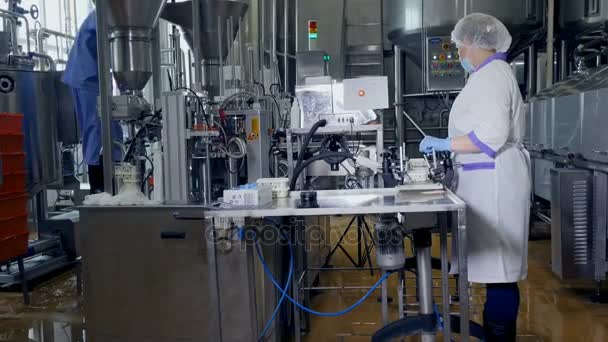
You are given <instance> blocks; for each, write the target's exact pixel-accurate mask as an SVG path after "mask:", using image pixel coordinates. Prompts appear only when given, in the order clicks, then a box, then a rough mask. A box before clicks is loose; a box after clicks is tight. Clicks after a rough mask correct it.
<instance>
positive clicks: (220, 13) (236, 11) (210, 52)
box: [161, 0, 249, 61]
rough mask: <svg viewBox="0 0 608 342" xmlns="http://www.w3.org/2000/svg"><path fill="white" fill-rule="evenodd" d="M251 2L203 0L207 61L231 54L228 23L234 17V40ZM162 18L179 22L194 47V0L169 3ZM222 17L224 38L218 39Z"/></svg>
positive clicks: (203, 38)
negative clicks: (227, 32) (228, 41)
mask: <svg viewBox="0 0 608 342" xmlns="http://www.w3.org/2000/svg"><path fill="white" fill-rule="evenodd" d="M248 7H249V5H248V4H247V1H245V0H201V16H202V18H201V20H200V25H201V38H200V42H199V43H200V46H201V51H202V54H203V60H205V61H217V60H219V59H220V53H221V54H222V58H223V59H224V60H225V59H226V56H227V55H228V49H229V48H230V47H229V46H228V43H227V41H226V23H227V22H228V21H227V20H228V18H232V32H233V33H234V36H233V37H231V38H232V39H233V40H234V38H235V37H236V34H237V32H238V30H239V21H240V20H241V19H242V18H243V17H244V16H245V13H247V8H248ZM161 17H162V18H163V19H165V20H167V21H170V22H172V23H173V24H175V25H178V26H180V27H181V28H182V30H183V31H184V38H185V39H186V41H187V42H188V44H189V45H190V48H191V49H192V48H193V43H194V42H193V32H192V31H193V27H194V26H193V23H192V1H184V2H177V3H169V4H167V5H166V6H165V9H164V10H163V12H162V14H161ZM218 20H219V21H220V26H221V30H222V31H221V37H222V39H221V41H219V40H218V32H217V31H218Z"/></svg>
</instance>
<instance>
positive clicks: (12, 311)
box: [0, 271, 85, 342]
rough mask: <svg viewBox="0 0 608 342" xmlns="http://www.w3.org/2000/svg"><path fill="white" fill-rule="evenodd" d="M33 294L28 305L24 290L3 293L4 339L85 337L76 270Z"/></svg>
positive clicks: (0, 319) (43, 341) (45, 341)
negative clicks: (25, 302)
mask: <svg viewBox="0 0 608 342" xmlns="http://www.w3.org/2000/svg"><path fill="white" fill-rule="evenodd" d="M31 296H32V297H31V302H32V304H31V305H30V306H28V307H25V306H24V305H23V297H22V295H21V293H0V341H3V342H4V341H10V342H24V341H28V342H29V341H32V342H33V341H35V342H82V341H85V339H84V331H83V325H82V311H81V307H82V300H81V299H80V296H78V295H77V293H76V275H75V273H74V272H73V271H71V272H67V273H65V274H62V275H59V276H58V277H56V278H54V279H53V280H51V281H49V282H47V283H45V284H42V285H40V286H38V287H37V288H36V289H35V290H34V291H33V292H32V293H31Z"/></svg>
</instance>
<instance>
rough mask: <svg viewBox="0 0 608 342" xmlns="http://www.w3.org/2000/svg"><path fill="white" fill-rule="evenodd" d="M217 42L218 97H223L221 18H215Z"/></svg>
mask: <svg viewBox="0 0 608 342" xmlns="http://www.w3.org/2000/svg"><path fill="white" fill-rule="evenodd" d="M217 41H218V42H219V44H218V45H219V47H218V49H219V51H218V56H219V57H220V65H219V67H218V70H219V71H218V72H219V77H218V78H219V80H220V94H219V95H220V96H224V56H223V53H222V41H223V38H222V20H221V17H220V16H218V17H217Z"/></svg>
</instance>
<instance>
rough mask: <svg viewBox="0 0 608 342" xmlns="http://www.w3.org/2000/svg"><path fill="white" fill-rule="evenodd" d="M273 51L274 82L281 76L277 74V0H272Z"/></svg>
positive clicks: (272, 68) (271, 57) (271, 58)
mask: <svg viewBox="0 0 608 342" xmlns="http://www.w3.org/2000/svg"><path fill="white" fill-rule="evenodd" d="M271 10H272V12H271V13H272V44H271V46H272V53H271V56H270V60H271V63H272V65H271V66H270V68H271V70H272V75H273V77H272V83H274V82H276V80H277V78H279V77H280V76H279V75H277V71H278V68H277V67H276V66H277V63H278V60H277V0H272V8H271Z"/></svg>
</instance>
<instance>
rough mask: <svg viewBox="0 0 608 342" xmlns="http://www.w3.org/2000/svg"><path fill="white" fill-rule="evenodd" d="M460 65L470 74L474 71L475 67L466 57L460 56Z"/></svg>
mask: <svg viewBox="0 0 608 342" xmlns="http://www.w3.org/2000/svg"><path fill="white" fill-rule="evenodd" d="M460 65H462V68H463V69H464V71H466V72H467V73H469V74H472V73H474V72H475V67H474V66H473V64H471V62H470V61H469V60H468V59H467V58H462V57H461V58H460Z"/></svg>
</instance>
